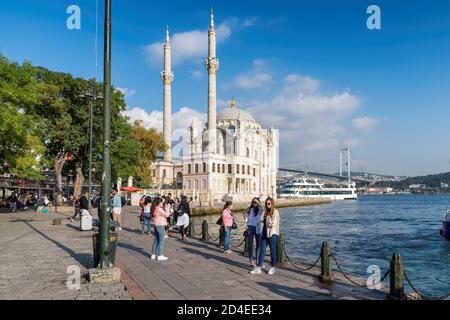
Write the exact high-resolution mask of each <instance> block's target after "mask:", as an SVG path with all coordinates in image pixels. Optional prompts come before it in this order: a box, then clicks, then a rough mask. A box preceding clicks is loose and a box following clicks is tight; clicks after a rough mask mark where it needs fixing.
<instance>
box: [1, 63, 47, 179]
mask: <svg viewBox="0 0 450 320" xmlns="http://www.w3.org/2000/svg"><path fill="white" fill-rule="evenodd" d="M39 92H40V86H39V84H38V82H37V81H36V79H35V78H34V73H33V69H32V68H31V67H30V64H29V63H25V64H24V65H23V67H21V66H19V65H18V64H16V63H12V62H10V61H9V60H8V59H6V58H5V57H3V56H0V108H1V110H0V111H1V112H0V162H1V163H2V166H0V172H2V173H4V172H11V173H15V174H17V175H19V176H21V177H24V178H28V179H32V180H37V179H39V178H41V175H40V171H41V165H42V163H43V162H44V161H45V159H44V158H43V155H44V152H45V147H44V145H43V143H42V141H41V140H40V136H41V134H42V126H41V122H40V121H37V120H36V119H34V117H33V116H32V115H30V110H31V109H32V107H33V105H35V104H36V103H38V101H39V100H40V94H39Z"/></svg>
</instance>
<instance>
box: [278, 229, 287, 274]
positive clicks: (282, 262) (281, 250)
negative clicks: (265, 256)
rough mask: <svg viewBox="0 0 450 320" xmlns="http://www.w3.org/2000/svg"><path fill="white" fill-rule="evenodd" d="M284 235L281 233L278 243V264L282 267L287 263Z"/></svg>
mask: <svg viewBox="0 0 450 320" xmlns="http://www.w3.org/2000/svg"><path fill="white" fill-rule="evenodd" d="M284 245H285V244H284V235H283V234H280V236H279V237H278V243H277V266H278V267H282V266H284V265H286V255H285V252H284Z"/></svg>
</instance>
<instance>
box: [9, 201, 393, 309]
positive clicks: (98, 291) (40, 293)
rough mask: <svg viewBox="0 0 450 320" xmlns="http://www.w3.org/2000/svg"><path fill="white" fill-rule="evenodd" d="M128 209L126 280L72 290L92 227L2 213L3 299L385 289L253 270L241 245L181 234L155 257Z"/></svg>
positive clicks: (359, 293)
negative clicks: (230, 247)
mask: <svg viewBox="0 0 450 320" xmlns="http://www.w3.org/2000/svg"><path fill="white" fill-rule="evenodd" d="M60 211H62V210H60ZM124 211H125V212H124V214H123V222H124V228H123V230H122V231H119V244H118V251H117V260H116V262H117V265H118V266H119V267H120V268H121V270H122V283H116V284H108V285H94V284H88V283H83V284H82V286H81V290H69V289H67V287H66V284H65V282H66V280H67V277H68V274H66V268H67V266H69V265H78V266H80V268H81V270H82V272H85V271H86V270H87V269H88V268H91V267H92V264H93V258H92V232H80V231H78V224H77V223H70V222H69V221H68V220H63V223H62V225H60V226H53V225H52V219H53V218H55V217H62V218H65V219H66V218H67V217H68V216H69V215H70V212H67V213H61V214H51V215H41V214H40V215H37V214H35V213H31V212H27V213H19V214H0V229H1V230H0V248H1V250H0V261H2V263H1V266H0V268H1V269H0V288H2V289H1V290H0V299H139V300H140V299H225V300H229V299H315V300H319V299H320V300H322V299H384V298H385V293H383V292H376V291H372V290H368V289H364V288H361V287H356V286H354V285H351V284H349V283H348V282H347V281H345V279H343V278H342V277H341V276H340V275H339V274H336V282H335V283H334V284H333V285H331V286H326V285H323V284H321V283H320V282H319V281H318V279H317V275H318V274H319V273H320V270H319V269H318V268H313V269H312V270H310V271H307V272H303V271H298V270H294V269H291V268H289V267H286V268H278V269H277V272H276V274H275V275H273V276H268V275H267V274H265V273H263V274H261V275H251V274H249V272H248V271H249V265H248V259H247V258H245V257H244V256H242V254H241V252H240V250H241V249H236V250H239V251H236V252H234V253H233V254H229V255H228V254H223V253H222V250H221V249H220V248H219V247H217V246H216V244H213V243H210V242H202V241H200V240H197V239H192V238H191V239H189V241H187V242H182V241H180V240H179V239H178V234H177V233H172V234H170V238H169V239H167V240H166V245H165V247H166V249H165V255H166V256H168V257H169V260H168V261H164V262H158V261H153V260H150V254H149V251H150V247H151V244H152V241H153V236H152V235H142V234H141V233H140V231H139V230H138V229H140V227H139V219H138V214H137V212H138V208H133V207H126V209H125V210H124ZM197 231H198V230H197ZM266 264H267V263H266Z"/></svg>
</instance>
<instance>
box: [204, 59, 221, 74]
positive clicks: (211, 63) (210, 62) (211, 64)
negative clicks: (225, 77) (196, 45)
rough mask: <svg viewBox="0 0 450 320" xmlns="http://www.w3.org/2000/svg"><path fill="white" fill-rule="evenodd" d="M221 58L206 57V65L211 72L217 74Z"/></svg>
mask: <svg viewBox="0 0 450 320" xmlns="http://www.w3.org/2000/svg"><path fill="white" fill-rule="evenodd" d="M219 65H220V62H219V59H217V58H206V59H205V67H206V70H208V73H210V74H216V73H217V71H219Z"/></svg>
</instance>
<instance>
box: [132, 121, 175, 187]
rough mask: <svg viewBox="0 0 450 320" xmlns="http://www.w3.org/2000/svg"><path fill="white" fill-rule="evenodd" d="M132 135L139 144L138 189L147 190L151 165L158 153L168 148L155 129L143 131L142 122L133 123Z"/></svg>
mask: <svg viewBox="0 0 450 320" xmlns="http://www.w3.org/2000/svg"><path fill="white" fill-rule="evenodd" d="M133 135H134V139H136V140H137V141H139V143H140V162H139V166H138V168H137V170H136V175H137V177H138V182H139V184H140V187H142V188H148V187H150V186H151V184H152V174H151V165H152V163H154V162H155V160H156V156H157V154H158V152H159V151H164V150H166V149H167V148H168V146H167V145H166V144H165V142H164V136H163V135H162V133H160V132H158V131H157V130H156V129H155V128H150V129H145V128H144V127H143V126H142V121H135V122H134V125H133Z"/></svg>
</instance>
